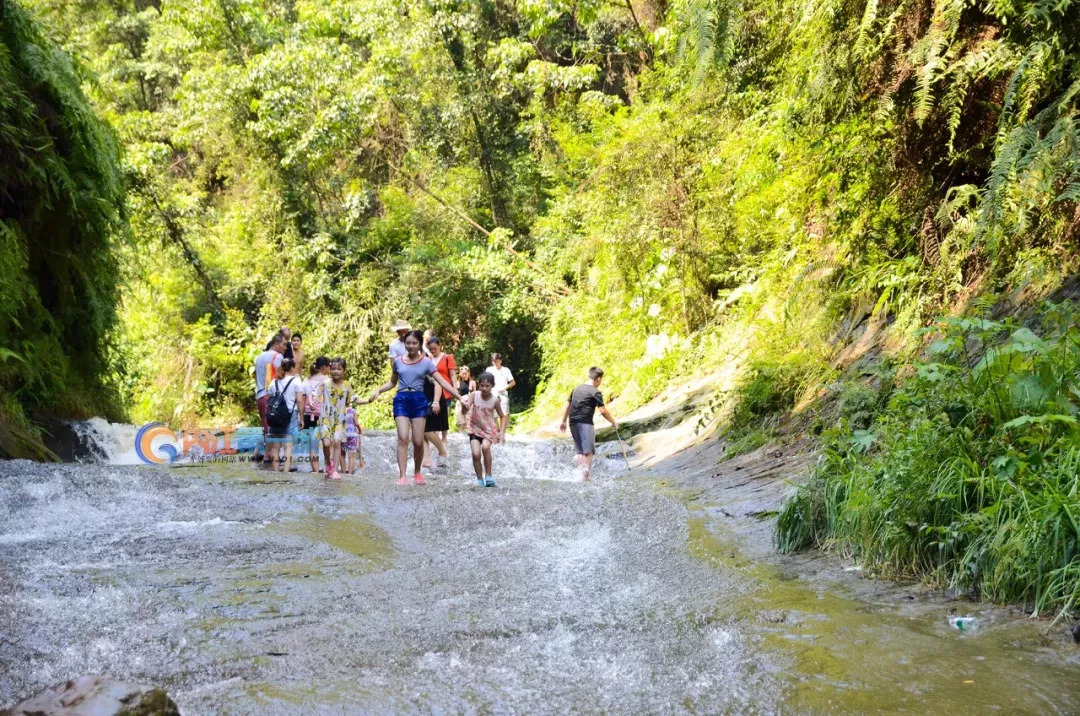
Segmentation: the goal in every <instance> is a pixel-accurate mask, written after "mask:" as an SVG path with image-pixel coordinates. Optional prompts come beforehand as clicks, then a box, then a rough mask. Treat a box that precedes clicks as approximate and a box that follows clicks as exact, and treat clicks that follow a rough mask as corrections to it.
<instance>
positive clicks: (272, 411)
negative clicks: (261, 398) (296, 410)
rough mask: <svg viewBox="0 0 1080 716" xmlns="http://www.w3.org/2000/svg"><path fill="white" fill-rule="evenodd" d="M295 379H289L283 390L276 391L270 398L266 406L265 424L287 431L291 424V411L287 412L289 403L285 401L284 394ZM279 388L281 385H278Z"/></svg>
mask: <svg viewBox="0 0 1080 716" xmlns="http://www.w3.org/2000/svg"><path fill="white" fill-rule="evenodd" d="M294 380H296V378H289V382H288V383H286V384H285V387H284V388H281V389H280V390H278V392H277V393H274V395H272V396H271V397H270V402H269V403H268V404H267V406H266V424H267V425H269V426H270V427H272V428H275V429H277V430H288V429H289V424H290V423H291V422H292V414H293V411H291V410H289V401H287V400H285V392H286V391H287V390H288V389H289V385H291V384H292V382H293V381H294ZM278 385H279V386H280V385H281V384H280V383H278Z"/></svg>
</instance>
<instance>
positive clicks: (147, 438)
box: [135, 423, 179, 465]
mask: <svg viewBox="0 0 1080 716" xmlns="http://www.w3.org/2000/svg"><path fill="white" fill-rule="evenodd" d="M176 445H177V444H176V434H175V433H173V431H172V430H169V427H168V426H167V425H165V423H147V424H146V425H144V426H142V427H141V428H139V432H137V433H135V454H136V455H138V456H139V459H140V460H142V461H143V462H145V463H147V464H148V465H162V464H164V463H167V462H173V461H174V460H176V456H177V455H178V454H179V453H178V452H177V450H176Z"/></svg>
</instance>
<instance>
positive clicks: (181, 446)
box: [135, 423, 315, 465]
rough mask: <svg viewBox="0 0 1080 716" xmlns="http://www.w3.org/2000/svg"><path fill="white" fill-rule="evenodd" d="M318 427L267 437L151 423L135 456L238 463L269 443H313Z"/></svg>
mask: <svg viewBox="0 0 1080 716" xmlns="http://www.w3.org/2000/svg"><path fill="white" fill-rule="evenodd" d="M314 436H315V430H314V428H309V429H304V430H300V431H297V432H296V434H295V435H292V434H290V435H284V436H277V437H273V436H272V437H265V436H263V434H262V429H261V428H245V427H241V428H236V427H229V428H212V429H207V428H196V429H189V430H181V431H177V432H174V431H172V430H170V429H169V427H168V426H167V425H165V423H147V424H146V425H143V426H142V427H141V428H139V430H138V432H136V433H135V454H136V455H137V456H138V458H139V459H140V460H142V461H143V462H144V463H146V464H147V465H166V464H169V465H173V464H176V463H180V462H192V463H201V462H237V461H240V460H243V459H246V456H250V455H252V454H258V453H262V452H263V451H264V450H265V449H266V446H267V443H278V444H282V443H285V442H292V443H293V445H294V447H295V446H307V445H311V444H312V443H313V439H314Z"/></svg>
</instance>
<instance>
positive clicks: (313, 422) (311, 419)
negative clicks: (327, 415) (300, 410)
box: [304, 413, 319, 430]
mask: <svg viewBox="0 0 1080 716" xmlns="http://www.w3.org/2000/svg"><path fill="white" fill-rule="evenodd" d="M318 425H319V419H318V418H317V417H315V416H314V415H307V414H306V413H305V414H304V430H309V429H311V428H314V427H317V426H318Z"/></svg>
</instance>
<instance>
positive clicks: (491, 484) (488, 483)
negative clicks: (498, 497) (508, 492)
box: [484, 475, 495, 487]
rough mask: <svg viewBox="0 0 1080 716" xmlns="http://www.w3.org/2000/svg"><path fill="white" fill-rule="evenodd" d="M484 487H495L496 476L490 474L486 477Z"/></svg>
mask: <svg viewBox="0 0 1080 716" xmlns="http://www.w3.org/2000/svg"><path fill="white" fill-rule="evenodd" d="M484 487H495V478H494V477H492V476H491V475H488V476H487V477H485V478H484Z"/></svg>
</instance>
